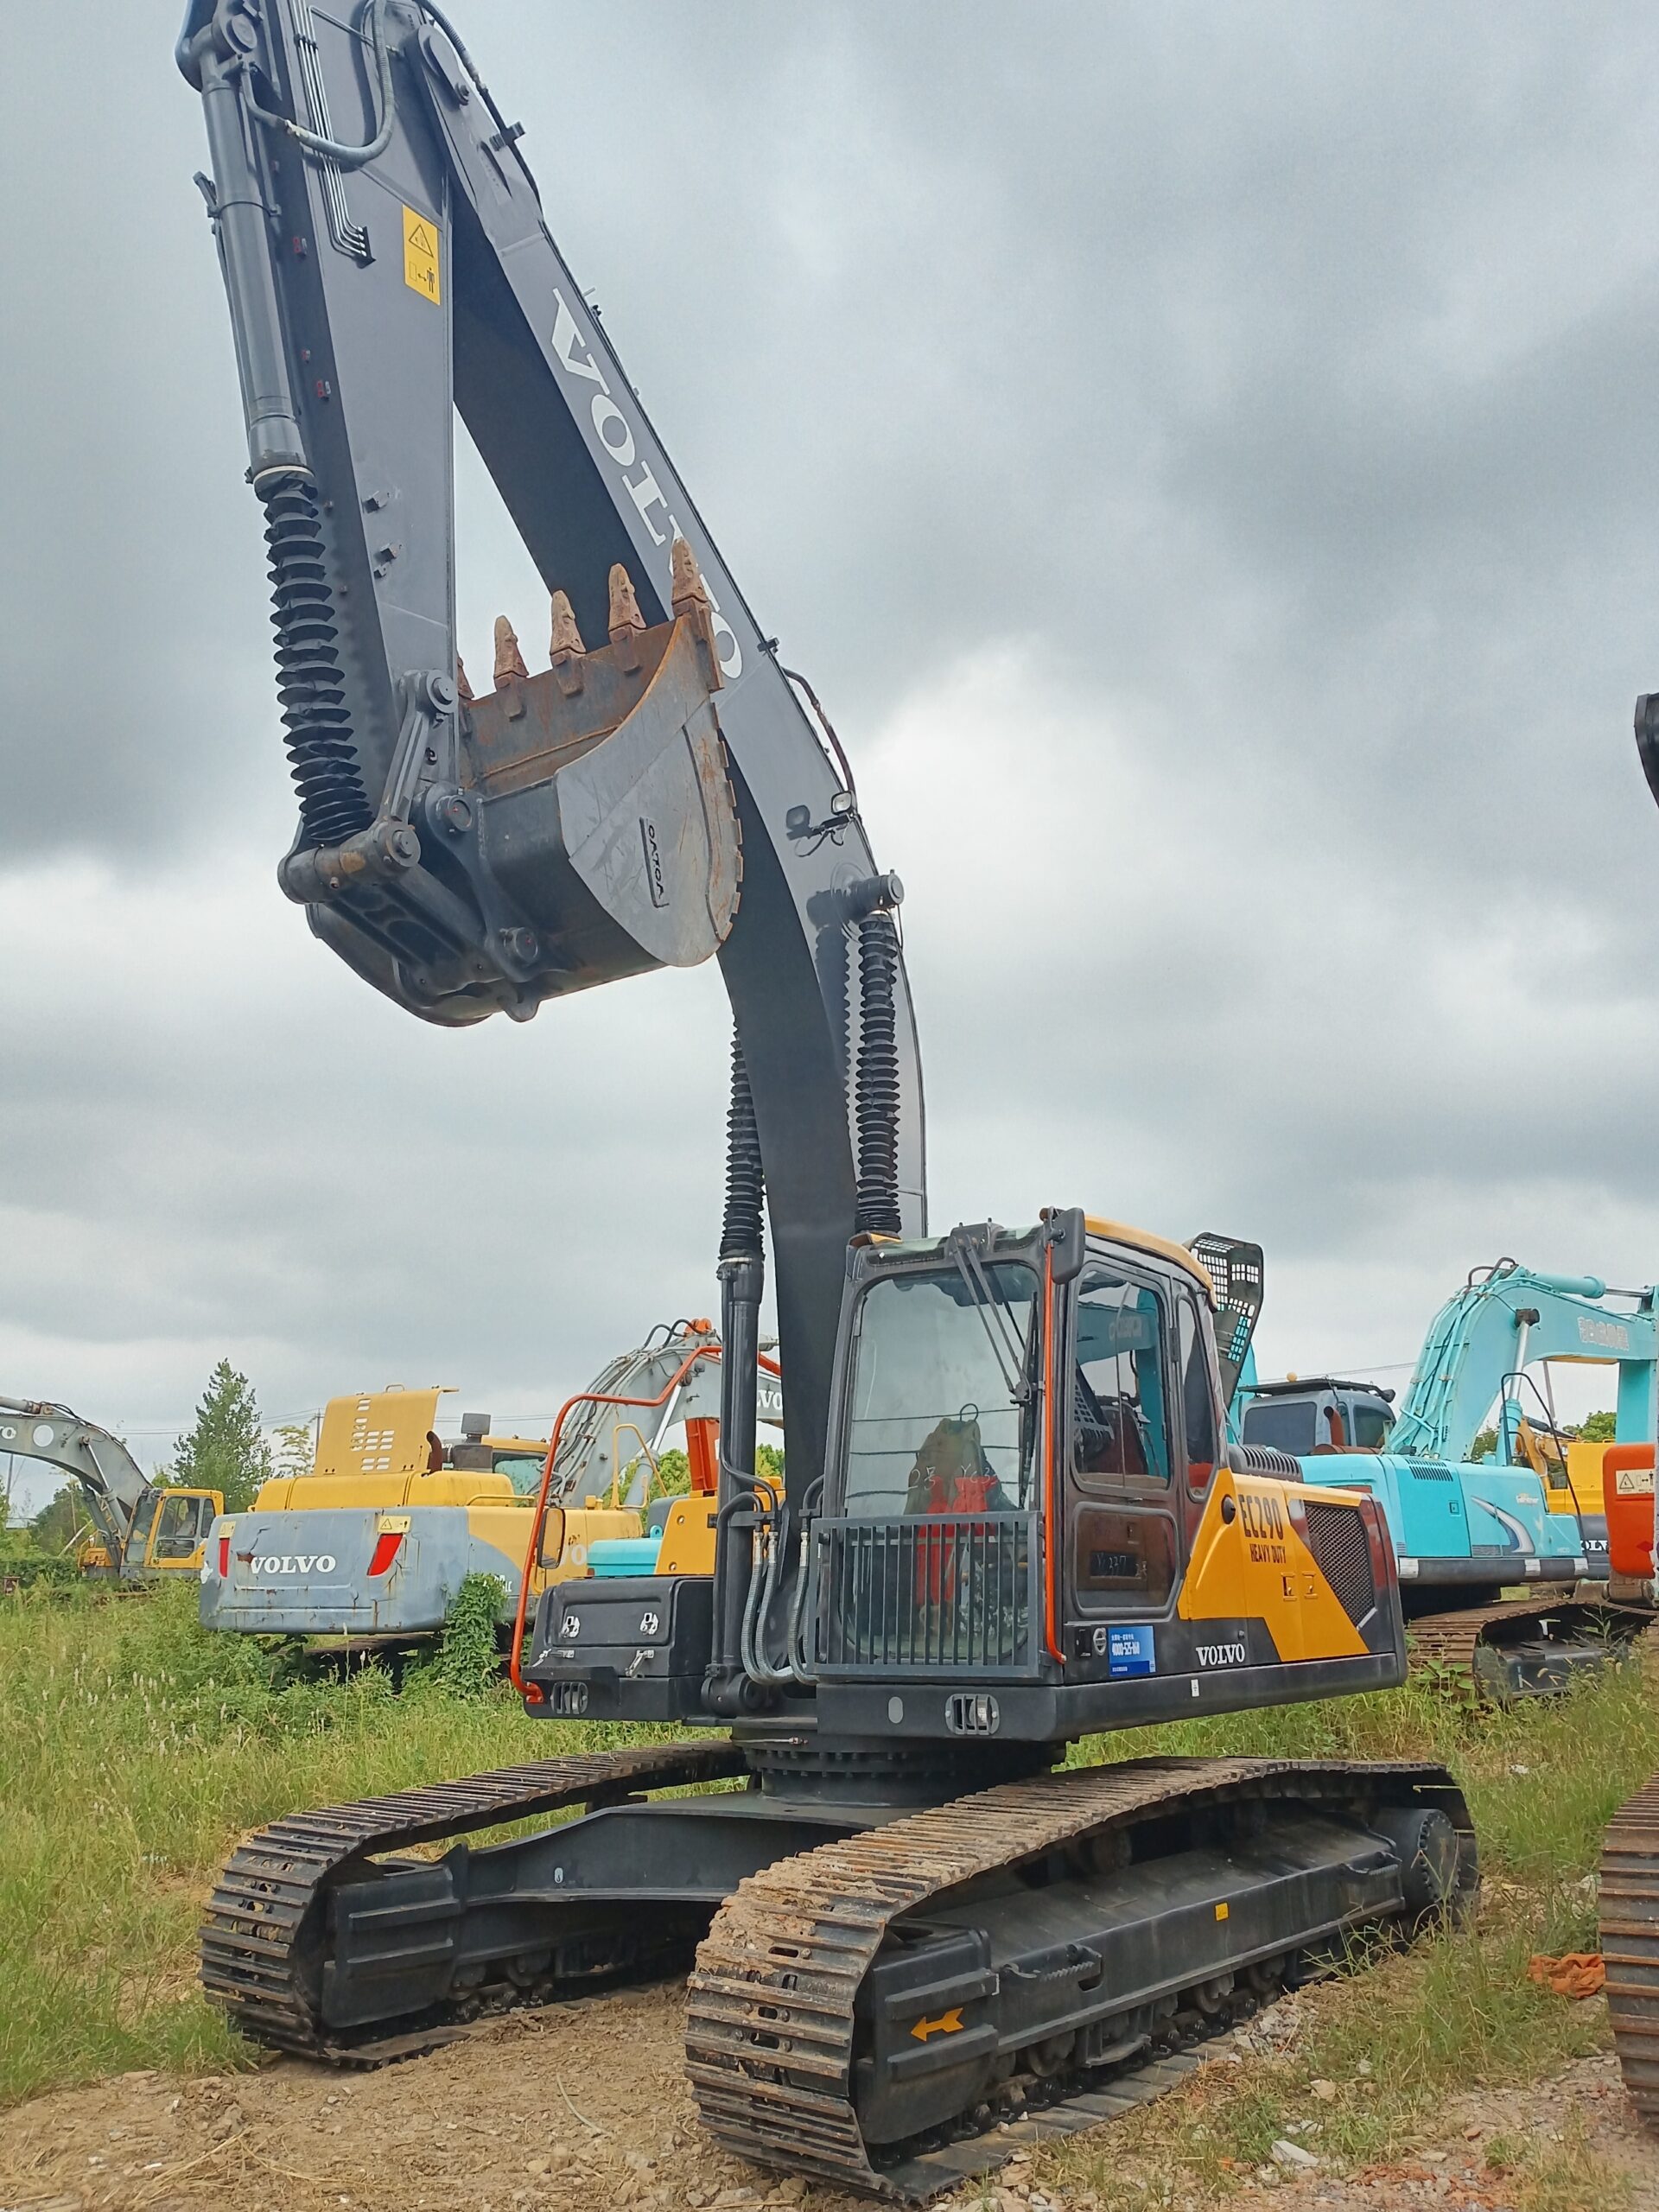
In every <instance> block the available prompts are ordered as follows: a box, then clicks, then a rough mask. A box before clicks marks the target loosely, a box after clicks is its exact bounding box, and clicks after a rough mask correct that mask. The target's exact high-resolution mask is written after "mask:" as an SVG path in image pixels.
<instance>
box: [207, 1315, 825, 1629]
mask: <svg viewBox="0 0 1659 2212" xmlns="http://www.w3.org/2000/svg"><path fill="white" fill-rule="evenodd" d="M719 1365H720V1339H719V1337H718V1336H717V1335H716V1334H715V1329H714V1326H713V1324H712V1323H710V1322H708V1321H701V1320H694V1321H680V1322H675V1323H673V1324H672V1325H661V1326H659V1327H658V1328H656V1329H654V1330H652V1332H651V1333H650V1335H649V1336H648V1337H647V1338H646V1340H645V1343H644V1344H640V1345H638V1346H636V1347H634V1348H632V1350H630V1351H626V1352H624V1353H621V1354H620V1355H619V1356H618V1357H616V1358H614V1359H613V1360H612V1361H610V1362H609V1363H608V1364H607V1366H606V1368H605V1369H604V1370H603V1371H602V1373H601V1375H600V1376H598V1377H596V1378H595V1380H594V1383H592V1384H591V1385H590V1386H589V1388H588V1391H586V1392H584V1393H582V1395H581V1396H580V1398H578V1399H577V1400H574V1401H573V1402H572V1403H571V1406H570V1408H569V1409H568V1414H567V1418H566V1419H565V1421H564V1422H563V1427H562V1428H561V1430H560V1433H559V1443H558V1448H557V1453H556V1459H555V1463H554V1468H553V1475H552V1487H551V1495H552V1497H553V1498H554V1500H555V1510H553V1511H552V1512H550V1514H549V1515H548V1516H547V1520H546V1524H545V1526H544V1528H543V1532H542V1539H541V1541H540V1543H539V1545H538V1546H537V1555H536V1557H535V1558H534V1560H531V1559H530V1548H531V1534H532V1529H533V1526H534V1522H535V1517H536V1516H535V1499H536V1494H537V1491H538V1490H539V1488H540V1485H541V1479H542V1471H543V1465H544V1464H545V1462H546V1459H547V1455H548V1450H549V1446H548V1441H547V1440H546V1439H545V1438H532V1437H519V1436H505V1435H496V1434H495V1433H493V1430H492V1427H491V1422H490V1417H489V1415H488V1414H463V1415H462V1417H461V1436H460V1438H459V1439H458V1440H454V1441H453V1442H448V1443H446V1442H445V1441H444V1440H442V1438H441V1437H440V1436H439V1435H438V1433H437V1429H436V1425H435V1424H436V1421H437V1410H438V1402H439V1400H440V1398H441V1397H442V1395H444V1394H443V1392H442V1390H440V1389H436V1388H433V1389H416V1390H410V1389H386V1390H378V1391H370V1392H365V1393H363V1394H362V1395H357V1396H352V1397H341V1398H333V1399H331V1400H330V1401H329V1402H328V1404H327V1408H325V1410H324V1413H323V1415H322V1419H321V1423H320V1426H319V1429H318V1434H317V1443H316V1451H315V1459H314V1462H313V1465H312V1468H311V1471H310V1472H309V1473H308V1474H302V1475H279V1476H277V1477H275V1478H273V1479H272V1480H271V1481H270V1482H267V1483H265V1484H262V1485H261V1487H260V1490H259V1493H258V1496H257V1497H256V1498H255V1500H254V1503H253V1504H252V1506H251V1509H250V1510H248V1511H246V1512H245V1513H237V1514H225V1515H221V1516H220V1517H219V1519H218V1520H217V1521H216V1522H215V1523H214V1525H213V1531H212V1535H211V1538H210V1541H209V1542H208V1546H207V1556H206V1559H205V1560H201V1559H200V1555H199V1564H200V1567H201V1619H202V1624H203V1625H204V1626H205V1627H207V1628H211V1629H222V1630H231V1631H233V1632H238V1633H241V1634H244V1635H258V1636H270V1635H281V1636H301V1637H308V1638H317V1639H324V1640H327V1642H329V1643H335V1642H336V1641H337V1640H338V1639H342V1638H343V1639H344V1640H345V1645H346V1649H350V1650H352V1651H353V1652H369V1651H375V1650H388V1649H397V1648H402V1647H407V1646H408V1645H410V1644H411V1643H420V1642H423V1641H424V1640H425V1639H427V1638H429V1637H434V1636H436V1635H437V1634H438V1633H439V1632H440V1631H441V1630H442V1627H443V1624H444V1618H445V1616H446V1614H447V1612H448V1608H449V1606H450V1605H451V1603H452V1602H453V1600H454V1596H455V1593H456V1592H457V1591H458V1590H459V1589H460V1587H461V1584H462V1582H463V1581H465V1580H466V1579H467V1576H468V1575H470V1574H488V1575H493V1576H494V1578H495V1579H496V1580H497V1581H498V1582H499V1584H500V1586H501V1591H502V1597H501V1602H500V1618H501V1622H502V1625H503V1627H504V1628H505V1627H506V1626H507V1625H508V1624H511V1622H512V1618H513V1617H514V1614H515V1611H516V1610H517V1606H518V1595H519V1589H520V1586H521V1584H522V1583H523V1581H524V1577H525V1573H526V1566H527V1563H528V1571H529V1594H530V1597H531V1600H532V1601H533V1599H535V1598H536V1597H537V1595H539V1593H540V1592H541V1591H542V1590H543V1589H544V1588H546V1587H547V1586H548V1585H549V1584H550V1583H553V1582H559V1581H563V1580H567V1579H568V1578H569V1577H570V1576H572V1575H581V1574H585V1573H588V1572H589V1571H590V1554H591V1553H592V1552H593V1551H594V1549H595V1548H597V1549H598V1550H599V1553H600V1555H601V1558H602V1557H603V1556H604V1555H605V1554H606V1552H607V1550H608V1551H609V1553H610V1554H611V1557H612V1560H613V1563H614V1562H615V1561H616V1560H618V1559H619V1558H621V1557H626V1556H631V1553H632V1548H633V1547H636V1546H639V1545H640V1544H641V1543H647V1542H648V1543H650V1545H651V1547H652V1552H653V1556H654V1554H655V1551H656V1549H657V1546H658V1539H657V1538H656V1537H655V1536H653V1535H652V1533H651V1532H652V1526H653V1522H654V1525H655V1527H656V1529H658V1530H660V1529H662V1528H663V1527H664V1524H665V1523H666V1522H669V1521H671V1520H672V1521H673V1522H674V1525H675V1527H676V1529H678V1527H679V1522H681V1521H683V1519H684V1517H685V1514H686V1512H687V1511H688V1510H691V1508H692V1506H693V1504H694V1501H686V1502H684V1503H681V1504H680V1505H679V1506H678V1508H677V1509H676V1505H675V1502H674V1501H666V1502H664V1501H662V1500H660V1499H659V1498H658V1497H656V1496H655V1495H654V1493H656V1492H657V1491H658V1489H659V1487H660V1484H659V1479H658V1467H659V1461H660V1458H661V1453H662V1448H663V1445H664V1439H665V1437H666V1435H667V1433H668V1432H669V1431H670V1430H671V1428H674V1427H677V1425H678V1424H680V1423H683V1424H684V1425H685V1427H686V1430H687V1449H688V1458H689V1459H690V1472H691V1487H692V1489H693V1491H697V1492H703V1491H707V1492H710V1493H712V1491H713V1490H714V1487H715V1449H716V1447H715V1441H714V1432H715V1429H716V1427H717V1422H716V1420H715V1414H716V1412H717V1408H718V1403H719V1389H720V1385H719ZM681 1370H684V1371H683V1372H682V1371H681ZM760 1396H761V1402H760V1406H759V1414H760V1419H762V1420H763V1421H764V1420H772V1421H781V1419H782V1414H783V1404H782V1396H781V1392H780V1390H779V1388H778V1385H777V1383H776V1380H775V1377H766V1376H763V1382H762V1389H761V1394H760ZM642 1399H655V1401H656V1402H655V1403H654V1404H653V1405H652V1406H650V1407H649V1408H645V1407H642V1406H640V1405H639V1403H637V1401H639V1400H642ZM625 1400H627V1401H634V1402H626V1403H625V1402H624V1401H625ZM705 1517H706V1516H705ZM709 1552H710V1559H709V1569H707V1570H705V1571H712V1537H710V1538H709ZM613 1571H614V1565H613Z"/></svg>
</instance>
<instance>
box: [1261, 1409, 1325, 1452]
mask: <svg viewBox="0 0 1659 2212" xmlns="http://www.w3.org/2000/svg"><path fill="white" fill-rule="evenodd" d="M1313 1428H1314V1408H1313V1402H1312V1401H1311V1400H1309V1399H1306V1398H1301V1399H1298V1398H1289V1399H1284V1400H1279V1401H1275V1400H1274V1399H1272V1398H1258V1399H1257V1400H1256V1402H1255V1404H1254V1405H1253V1406H1248V1407H1246V1408H1245V1412H1244V1441H1245V1442H1246V1443H1247V1444H1262V1445H1265V1446H1267V1447H1268V1450H1269V1451H1270V1452H1290V1453H1291V1454H1292V1455H1293V1457H1294V1456H1296V1455H1297V1454H1300V1453H1301V1452H1311V1451H1312V1450H1313V1446H1314V1444H1315V1442H1316V1438H1315V1436H1314V1433H1313Z"/></svg>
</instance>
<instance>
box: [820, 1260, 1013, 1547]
mask: <svg viewBox="0 0 1659 2212" xmlns="http://www.w3.org/2000/svg"><path fill="white" fill-rule="evenodd" d="M1037 1290H1038V1282H1037V1276H1036V1274H1035V1272H1034V1270H1033V1269H1032V1268H1028V1267H1026V1266H1024V1265H1022V1264H1020V1263H1019V1262H1011V1261H997V1262H994V1263H987V1262H984V1261H982V1260H981V1259H978V1258H973V1259H969V1260H967V1261H964V1262H962V1263H959V1264H947V1265H945V1266H944V1267H941V1268H936V1269H928V1270H926V1271H923V1270H920V1269H918V1270H917V1271H916V1272H914V1273H912V1274H901V1275H889V1276H887V1277H885V1278H883V1279H882V1280H881V1281H877V1282H874V1283H872V1284H871V1285H870V1287H869V1288H868V1290H867V1291H866V1292H865V1293H864V1295H863V1298H862V1300H861V1302H860V1305H859V1311H858V1320H857V1337H856V1340H855V1344H854V1350H853V1363H852V1391H851V1398H850V1405H849V1416H848V1423H847V1491H846V1504H845V1507H844V1509H843V1510H845V1511H846V1512H847V1513H848V1514H849V1515H852V1516H855V1517H857V1518H860V1519H887V1518H889V1517H891V1516H897V1515H899V1514H914V1513H1007V1512H1012V1511H1014V1510H1022V1509H1024V1508H1027V1507H1028V1506H1029V1505H1030V1504H1031V1503H1032V1470H1033V1461H1034V1457H1035V1439H1036V1427H1037V1389H1036V1376H1037V1337H1038V1329H1037V1313H1038V1305H1037Z"/></svg>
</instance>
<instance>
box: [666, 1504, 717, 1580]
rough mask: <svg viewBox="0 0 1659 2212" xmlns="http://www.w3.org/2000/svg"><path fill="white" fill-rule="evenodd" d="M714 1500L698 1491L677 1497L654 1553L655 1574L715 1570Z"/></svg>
mask: <svg viewBox="0 0 1659 2212" xmlns="http://www.w3.org/2000/svg"><path fill="white" fill-rule="evenodd" d="M715 1511H716V1501H715V1499H714V1498H712V1497H708V1496H706V1495H705V1494H703V1493H702V1492H701V1491H698V1492H694V1493H693V1495H692V1496H691V1497H677V1498H676V1499H675V1501H674V1503H673V1504H672V1505H671V1506H670V1507H669V1509H668V1518H667V1520H666V1521H664V1523H663V1541H662V1543H661V1545H660V1547H659V1548H658V1553H657V1572H658V1574H712V1573H714V1571H715Z"/></svg>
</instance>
